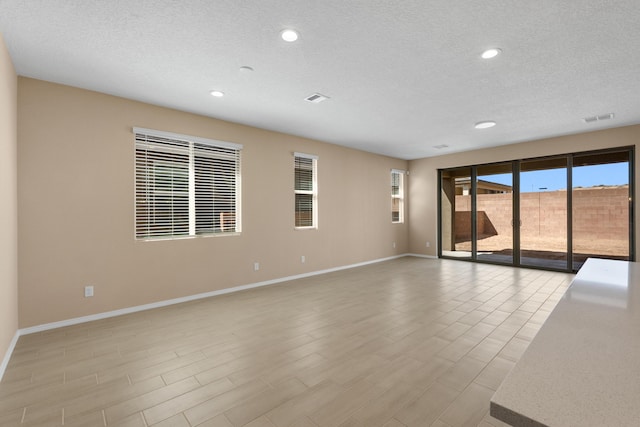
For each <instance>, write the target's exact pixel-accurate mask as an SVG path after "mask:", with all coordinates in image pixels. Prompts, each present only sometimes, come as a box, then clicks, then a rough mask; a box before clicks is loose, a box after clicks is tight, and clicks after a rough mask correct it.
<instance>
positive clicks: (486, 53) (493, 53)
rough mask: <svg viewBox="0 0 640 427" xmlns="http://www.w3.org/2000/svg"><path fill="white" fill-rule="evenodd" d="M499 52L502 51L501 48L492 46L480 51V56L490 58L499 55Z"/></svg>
mask: <svg viewBox="0 0 640 427" xmlns="http://www.w3.org/2000/svg"><path fill="white" fill-rule="evenodd" d="M501 52H502V49H498V48H497V47H494V48H491V49H487V50H485V51H484V52H482V55H480V56H482V59H491V58H495V57H496V56H498V55H500V53H501Z"/></svg>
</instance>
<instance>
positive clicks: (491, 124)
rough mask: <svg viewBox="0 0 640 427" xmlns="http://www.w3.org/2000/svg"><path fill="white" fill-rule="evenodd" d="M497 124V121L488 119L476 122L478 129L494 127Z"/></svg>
mask: <svg viewBox="0 0 640 427" xmlns="http://www.w3.org/2000/svg"><path fill="white" fill-rule="evenodd" d="M495 125H496V122H494V121H491V120H487V121H484V122H478V123H476V124H475V126H474V127H475V128H476V129H488V128H492V127H494V126H495Z"/></svg>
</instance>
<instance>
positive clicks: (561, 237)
mask: <svg viewBox="0 0 640 427" xmlns="http://www.w3.org/2000/svg"><path fill="white" fill-rule="evenodd" d="M519 194H520V222H519V225H520V264H521V265H525V266H535V267H546V268H553V269H558V270H565V269H567V256H568V255H567V253H568V246H567V241H568V237H567V157H566V156H563V157H557V158H551V159H540V160H527V161H522V162H520V193H519Z"/></svg>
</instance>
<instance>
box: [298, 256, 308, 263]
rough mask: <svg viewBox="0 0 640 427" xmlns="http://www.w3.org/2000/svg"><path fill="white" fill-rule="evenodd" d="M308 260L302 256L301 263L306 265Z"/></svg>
mask: <svg viewBox="0 0 640 427" xmlns="http://www.w3.org/2000/svg"><path fill="white" fill-rule="evenodd" d="M306 260H307V259H306V258H305V256H304V255H302V256H301V257H300V262H301V263H303V264H304V263H305V261H306Z"/></svg>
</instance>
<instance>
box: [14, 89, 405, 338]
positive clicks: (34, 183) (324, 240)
mask: <svg viewBox="0 0 640 427" xmlns="http://www.w3.org/2000/svg"><path fill="white" fill-rule="evenodd" d="M18 84H19V93H18V135H19V150H18V158H19V165H18V166H19V168H18V173H19V189H18V192H19V210H20V225H19V227H20V228H19V232H20V249H19V273H20V301H19V307H20V327H21V328H24V327H29V326H33V325H39V324H43V323H48V322H54V321H60V320H64V319H69V318H74V317H79V316H85V315H90V314H95V313H101V312H105V311H110V310H115V309H120V308H125V307H131V306H136V305H141V304H147V303H152V302H156V301H162V300H167V299H172V298H177V297H182V296H188V295H193V294H198V293H202V292H209V291H214V290H220V289H224V288H230V287H234V286H239V285H245V284H251V283H256V282H260V281H265V280H270V279H276V278H281V277H286V276H291V275H296V274H301V273H305V272H313V271H318V270H323V269H328V268H333V267H339V266H344V265H350V264H354V263H359V262H365V261H370V260H375V259H380V258H385V257H390V256H394V255H398V254H403V253H406V252H407V251H408V226H407V225H404V224H400V225H398V224H392V223H391V213H390V210H391V201H390V191H391V189H390V170H391V169H392V168H398V169H406V168H407V165H408V162H406V161H404V160H398V159H392V158H389V157H384V156H379V155H374V154H370V153H365V152H361V151H356V150H351V149H347V148H343V147H339V146H335V145H330V144H326V143H321V142H317V141H312V140H308V139H303V138H298V137H294V136H290V135H285V134H281V133H276V132H270V131H266V130H261V129H256V128H251V127H247V126H242V125H238V124H233V123H228V122H223V121H219V120H215V119H211V118H207V117H202V116H197V115H193V114H188V113H184V112H179V111H175V110H170V109H166V108H160V107H155V106H151V105H147V104H143V103H139V102H134V101H130V100H125V99H122V98H117V97H113V96H108V95H104V94H99V93H95V92H90V91H86V90H81V89H76V88H71V87H67V86H61V85H57V84H52V83H46V82H42V81H38V80H33V79H28V78H22V77H21V78H19V83H18ZM133 126H140V127H144V128H151V129H158V130H163V131H168V132H175V133H181V134H187V135H194V136H200V137H205V138H211V139H218V140H223V141H230V142H235V143H240V144H243V145H244V149H243V151H242V192H243V193H242V227H243V232H242V235H241V236H224V237H206V238H196V239H185V240H173V241H154V242H142V241H135V240H134V229H133V227H134V205H133V202H134V197H133V173H134V172H133V167H134V160H133V155H134V152H133V149H134V145H133V134H132V131H131V129H132V127H133ZM294 151H298V152H304V153H309V154H315V155H318V156H319V160H318V180H319V229H318V230H317V231H308V230H307V231H300V230H298V231H296V230H294V227H293V200H294V196H293V156H292V153H293V152H294ZM287 207H290V208H287ZM393 242H396V247H395V248H393ZM301 255H304V256H305V257H306V263H305V264H302V263H301V261H300V257H301ZM254 262H259V263H260V266H261V269H260V271H257V272H256V271H253V263H254ZM87 284H91V285H94V286H95V297H93V298H84V296H83V288H84V286H85V285H87Z"/></svg>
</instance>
